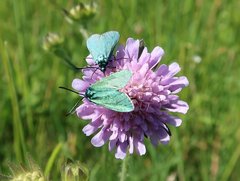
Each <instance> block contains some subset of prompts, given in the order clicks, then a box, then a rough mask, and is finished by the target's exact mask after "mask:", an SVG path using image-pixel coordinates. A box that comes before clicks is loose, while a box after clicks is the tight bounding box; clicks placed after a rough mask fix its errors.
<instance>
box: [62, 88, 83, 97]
mask: <svg viewBox="0 0 240 181" xmlns="http://www.w3.org/2000/svg"><path fill="white" fill-rule="evenodd" d="M58 88H60V89H64V90H67V91H70V92H73V93H75V94H78V95H82V96H84V95H83V94H80V93H79V92H77V91H75V90H72V89H69V88H67V87H62V86H60V87H58Z"/></svg>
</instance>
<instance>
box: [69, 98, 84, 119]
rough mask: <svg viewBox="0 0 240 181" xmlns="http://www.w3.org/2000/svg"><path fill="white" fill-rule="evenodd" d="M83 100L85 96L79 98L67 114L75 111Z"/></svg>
mask: <svg viewBox="0 0 240 181" xmlns="http://www.w3.org/2000/svg"><path fill="white" fill-rule="evenodd" d="M82 100H83V98H81V99H79V100H78V101H77V102H76V104H74V106H73V107H72V109H70V111H68V113H67V114H66V116H69V115H70V114H72V113H73V112H75V109H76V108H77V106H78V105H79V103H80V102H81V101H82Z"/></svg>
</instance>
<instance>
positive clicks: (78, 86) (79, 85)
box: [72, 79, 89, 92]
mask: <svg viewBox="0 0 240 181" xmlns="http://www.w3.org/2000/svg"><path fill="white" fill-rule="evenodd" d="M88 87H89V83H88V82H86V81H83V80H81V79H74V80H73V81H72V88H74V89H75V90H77V91H79V92H83V91H84V92H85V90H86V89H87V88H88Z"/></svg>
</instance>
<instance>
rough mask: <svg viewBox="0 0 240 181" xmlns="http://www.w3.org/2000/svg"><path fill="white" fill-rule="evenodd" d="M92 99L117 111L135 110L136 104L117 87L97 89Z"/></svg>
mask: <svg viewBox="0 0 240 181" xmlns="http://www.w3.org/2000/svg"><path fill="white" fill-rule="evenodd" d="M90 101H91V102H93V103H95V104H98V105H101V106H103V107H105V108H108V109H111V110H113V111H117V112H131V111H133V110H134V105H133V103H132V101H131V99H130V98H129V97H128V95H127V94H125V93H123V92H119V91H118V90H115V89H98V90H95V95H94V98H92V99H90Z"/></svg>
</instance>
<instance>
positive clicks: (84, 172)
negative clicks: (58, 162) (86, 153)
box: [62, 162, 89, 181]
mask: <svg viewBox="0 0 240 181" xmlns="http://www.w3.org/2000/svg"><path fill="white" fill-rule="evenodd" d="M88 177H89V171H88V169H87V167H86V166H84V165H83V164H82V163H80V162H74V163H68V164H66V165H65V167H64V178H63V179H62V180H63V181H71V180H82V181H87V180H88Z"/></svg>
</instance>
